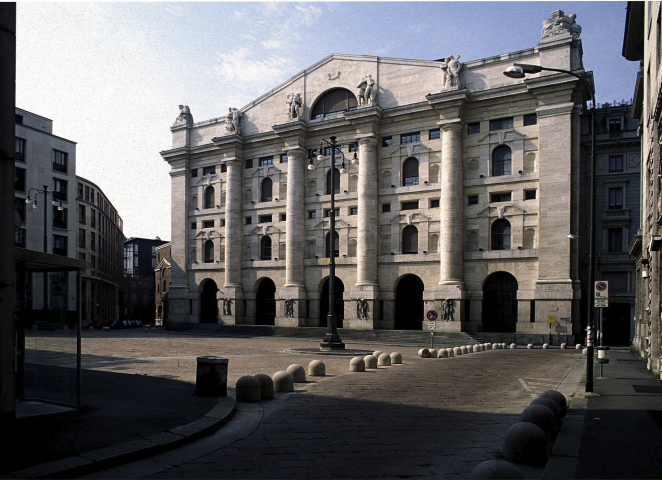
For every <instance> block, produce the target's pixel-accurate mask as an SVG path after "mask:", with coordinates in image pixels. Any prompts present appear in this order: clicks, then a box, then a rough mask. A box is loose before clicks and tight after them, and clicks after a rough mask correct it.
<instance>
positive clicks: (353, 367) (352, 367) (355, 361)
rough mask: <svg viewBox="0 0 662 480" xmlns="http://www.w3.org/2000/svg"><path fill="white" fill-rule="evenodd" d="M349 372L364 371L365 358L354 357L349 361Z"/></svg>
mask: <svg viewBox="0 0 662 480" xmlns="http://www.w3.org/2000/svg"><path fill="white" fill-rule="evenodd" d="M349 371H350V372H365V360H363V359H362V358H361V357H354V358H352V359H351V360H350V362H349Z"/></svg>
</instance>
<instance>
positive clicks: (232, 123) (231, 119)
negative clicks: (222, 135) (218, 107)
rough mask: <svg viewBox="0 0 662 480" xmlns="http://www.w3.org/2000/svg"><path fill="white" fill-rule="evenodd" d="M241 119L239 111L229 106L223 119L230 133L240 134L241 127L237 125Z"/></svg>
mask: <svg viewBox="0 0 662 480" xmlns="http://www.w3.org/2000/svg"><path fill="white" fill-rule="evenodd" d="M240 119H241V112H240V111H239V110H237V109H236V108H232V107H230V108H229V109H228V114H227V116H226V119H225V129H226V130H227V131H228V132H230V133H236V134H237V135H241V127H240V126H239V120H240Z"/></svg>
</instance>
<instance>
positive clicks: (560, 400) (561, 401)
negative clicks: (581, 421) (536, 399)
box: [540, 390, 568, 417]
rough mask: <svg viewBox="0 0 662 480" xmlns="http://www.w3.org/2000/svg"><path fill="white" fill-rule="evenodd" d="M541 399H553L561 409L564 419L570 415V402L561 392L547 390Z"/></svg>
mask: <svg viewBox="0 0 662 480" xmlns="http://www.w3.org/2000/svg"><path fill="white" fill-rule="evenodd" d="M540 398H551V399H552V400H554V401H555V402H556V404H557V405H558V406H559V407H561V416H562V417H565V415H566V413H568V400H567V399H566V398H565V395H563V394H562V393H561V392H557V391H556V390H547V391H546V392H543V393H542V394H541V395H540Z"/></svg>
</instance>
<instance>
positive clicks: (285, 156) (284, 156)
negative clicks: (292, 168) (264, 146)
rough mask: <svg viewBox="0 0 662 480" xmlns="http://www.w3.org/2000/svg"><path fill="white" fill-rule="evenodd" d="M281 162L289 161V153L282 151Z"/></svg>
mask: <svg viewBox="0 0 662 480" xmlns="http://www.w3.org/2000/svg"><path fill="white" fill-rule="evenodd" d="M280 163H287V153H282V154H281V155H280Z"/></svg>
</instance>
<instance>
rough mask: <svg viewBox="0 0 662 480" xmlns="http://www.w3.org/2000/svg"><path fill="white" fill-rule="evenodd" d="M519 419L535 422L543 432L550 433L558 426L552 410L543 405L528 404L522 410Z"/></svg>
mask: <svg viewBox="0 0 662 480" xmlns="http://www.w3.org/2000/svg"><path fill="white" fill-rule="evenodd" d="M520 421H522V422H528V423H535V424H536V425H538V426H539V427H540V428H542V429H543V431H544V432H545V433H552V432H553V431H554V430H555V429H556V428H557V427H558V419H557V418H556V415H554V412H553V411H552V410H551V409H550V408H549V407H546V406H544V405H536V404H533V405H529V406H528V407H526V408H525V409H524V411H522V415H520Z"/></svg>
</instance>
